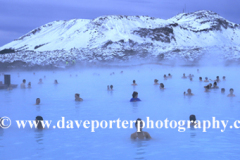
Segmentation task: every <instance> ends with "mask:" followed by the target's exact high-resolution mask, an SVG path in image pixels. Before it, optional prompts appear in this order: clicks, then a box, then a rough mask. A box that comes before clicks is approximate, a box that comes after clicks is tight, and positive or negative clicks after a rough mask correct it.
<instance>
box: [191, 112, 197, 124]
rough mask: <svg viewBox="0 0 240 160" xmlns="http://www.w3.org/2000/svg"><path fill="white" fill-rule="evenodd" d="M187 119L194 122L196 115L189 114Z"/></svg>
mask: <svg viewBox="0 0 240 160" xmlns="http://www.w3.org/2000/svg"><path fill="white" fill-rule="evenodd" d="M189 120H190V121H191V123H195V122H196V120H197V119H196V116H195V115H194V114H192V115H190V117H189Z"/></svg>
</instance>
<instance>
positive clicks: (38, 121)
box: [35, 116, 44, 129]
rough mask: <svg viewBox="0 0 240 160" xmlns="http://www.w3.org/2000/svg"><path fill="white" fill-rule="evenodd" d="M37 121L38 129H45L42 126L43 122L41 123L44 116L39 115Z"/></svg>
mask: <svg viewBox="0 0 240 160" xmlns="http://www.w3.org/2000/svg"><path fill="white" fill-rule="evenodd" d="M35 121H36V124H37V129H44V127H43V126H42V123H41V121H43V118H42V116H37V117H36V119H35Z"/></svg>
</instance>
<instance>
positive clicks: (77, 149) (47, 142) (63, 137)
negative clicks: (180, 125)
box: [0, 65, 240, 160]
mask: <svg viewBox="0 0 240 160" xmlns="http://www.w3.org/2000/svg"><path fill="white" fill-rule="evenodd" d="M122 70H123V73H122V74H120V71H122ZM199 70H200V72H199V73H198V72H197V68H196V67H167V66H154V65H145V66H134V67H124V68H98V69H93V68H91V69H86V68H85V69H81V68H80V69H77V70H63V71H55V72H54V73H53V71H35V73H36V74H35V75H33V71H15V72H14V71H12V72H6V74H11V81H12V84H18V85H19V86H18V88H16V89H13V90H10V91H9V90H0V117H3V116H7V117H9V118H11V120H12V125H11V127H10V128H8V129H0V157H1V158H0V159H8V160H14V159H17V160H23V159H24V160H25V159H211V160H213V159H239V158H240V152H239V147H240V143H239V142H240V134H239V133H240V131H239V130H238V129H230V128H229V126H228V127H227V128H226V130H225V131H224V132H221V131H220V129H208V130H207V132H202V129H186V131H185V132H178V129H177V128H176V129H171V128H168V129H164V128H162V129H156V128H155V129H146V128H145V129H144V131H147V132H149V133H150V135H151V136H152V138H153V139H152V140H150V141H139V140H138V141H131V140H130V135H131V134H132V133H133V132H135V131H136V129H135V128H133V129H129V128H128V129H117V126H116V125H114V126H113V128H112V129H109V128H106V129H100V128H99V129H96V131H95V132H91V129H85V128H83V127H80V128H79V129H77V128H74V129H53V128H52V127H51V128H50V129H45V130H42V131H39V130H36V129H31V128H30V127H29V126H28V127H26V128H25V129H18V127H17V124H16V122H15V121H16V120H33V119H35V117H36V116H38V115H41V116H42V117H43V118H44V119H45V120H52V123H53V124H56V123H57V121H58V120H60V119H61V117H65V118H66V120H99V121H101V120H117V119H118V118H120V119H121V120H135V119H137V118H142V119H143V120H146V117H150V119H151V120H154V121H156V120H164V119H166V118H168V119H169V120H176V121H178V120H188V118H189V115H190V114H195V115H196V117H197V119H198V120H211V119H212V117H213V116H214V117H216V119H218V120H229V124H230V123H231V124H232V123H233V122H234V121H235V120H237V119H240V116H239V115H240V99H239V97H240V85H239V78H240V76H239V67H217V66H215V67H199ZM18 72H19V75H20V77H18V74H17V73H18ZM111 72H115V74H114V75H110V73H111ZM94 73H95V74H94ZM168 73H171V74H172V75H173V77H172V79H168V80H164V79H163V75H164V74H168ZM183 73H186V75H188V74H190V73H192V74H194V78H193V81H192V82H191V81H190V80H189V79H182V78H181V76H182V74H183ZM70 74H71V75H72V76H70ZM76 74H77V75H78V76H76ZM98 74H99V75H98ZM44 75H45V76H46V78H44ZM217 75H218V76H220V78H221V77H222V76H223V75H224V76H226V81H221V82H219V83H218V86H219V88H226V93H225V94H222V93H221V92H220V89H215V90H211V92H209V93H205V92H204V88H203V86H204V85H206V84H207V83H205V82H199V80H198V77H199V76H202V77H203V78H204V77H209V78H210V79H215V77H216V76H217ZM39 78H42V79H43V84H41V85H40V84H38V79H39ZM22 79H26V80H27V83H28V82H29V81H31V83H32V88H31V89H28V88H27V89H20V84H21V81H22ZM54 79H57V80H58V82H59V84H58V85H55V84H53V81H54ZM133 79H135V80H136V82H137V84H138V86H136V87H133V86H131V83H132V80H133ZM154 79H159V82H160V83H164V85H165V87H166V89H165V90H164V91H163V90H160V89H159V86H155V85H153V80H154ZM1 80H2V81H3V76H0V81H1ZM110 84H112V85H113V86H114V90H113V91H107V85H110ZM188 88H191V89H192V92H193V93H194V96H192V97H184V96H183V92H184V91H186V90H187V89H188ZM230 88H234V94H236V97H233V98H230V97H227V94H228V92H229V89H230ZM133 91H137V92H138V93H139V98H140V99H141V100H142V101H141V102H136V103H130V102H129V100H130V98H131V95H132V92H133ZM75 93H80V96H81V97H82V98H83V99H84V101H83V102H75V101H74V94H75ZM36 98H40V99H41V104H40V105H39V106H36V105H34V103H35V100H36Z"/></svg>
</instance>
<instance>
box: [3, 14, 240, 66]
mask: <svg viewBox="0 0 240 160" xmlns="http://www.w3.org/2000/svg"><path fill="white" fill-rule="evenodd" d="M239 46H240V25H239V24H235V23H233V22H230V21H228V20H226V19H224V18H223V17H221V16H220V15H218V14H217V13H214V12H211V11H205V10H203V11H197V12H194V13H181V14H178V15H176V16H175V17H172V18H170V19H168V20H164V19H160V18H154V17H148V16H116V15H112V16H101V17H98V18H96V19H93V20H88V19H73V20H69V21H54V22H51V23H48V24H45V25H43V26H41V27H39V28H36V29H34V30H32V31H30V32H29V33H27V34H25V35H24V36H22V37H20V38H18V39H16V40H14V41H12V42H10V43H8V44H6V45H4V46H2V47H0V51H1V52H0V53H1V54H0V62H9V63H13V62H14V61H22V62H25V63H28V64H31V65H35V64H38V65H52V64H59V63H63V62H66V61H72V60H76V61H88V62H93V61H126V60H130V59H136V58H139V59H146V58H148V59H152V60H155V61H159V60H163V59H176V58H180V59H184V60H186V61H196V60H198V59H200V58H201V57H203V56H207V55H215V56H216V57H218V59H229V60H239V59H240V47H239ZM6 49H11V50H13V51H14V53H4V52H3V51H4V50H6Z"/></svg>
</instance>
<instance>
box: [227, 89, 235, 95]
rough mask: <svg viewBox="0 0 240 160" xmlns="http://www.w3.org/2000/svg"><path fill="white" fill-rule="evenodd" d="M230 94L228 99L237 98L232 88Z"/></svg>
mask: <svg viewBox="0 0 240 160" xmlns="http://www.w3.org/2000/svg"><path fill="white" fill-rule="evenodd" d="M229 91H230V94H228V95H227V96H228V97H235V94H233V92H234V90H233V89H232V88H230V90H229Z"/></svg>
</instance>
